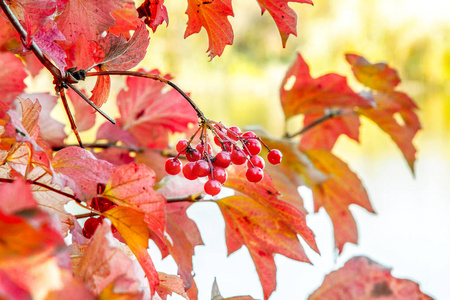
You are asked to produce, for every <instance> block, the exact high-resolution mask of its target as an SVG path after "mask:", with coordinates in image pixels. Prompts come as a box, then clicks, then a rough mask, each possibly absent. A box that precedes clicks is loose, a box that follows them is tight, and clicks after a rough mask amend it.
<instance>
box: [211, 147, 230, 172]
mask: <svg viewBox="0 0 450 300" xmlns="http://www.w3.org/2000/svg"><path fill="white" fill-rule="evenodd" d="M230 164H231V154H230V152H228V151H221V152H219V153H217V155H216V160H215V161H214V165H215V166H218V167H222V168H225V169H226V168H228V166H229V165H230Z"/></svg>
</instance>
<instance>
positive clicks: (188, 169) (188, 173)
mask: <svg viewBox="0 0 450 300" xmlns="http://www.w3.org/2000/svg"><path fill="white" fill-rule="evenodd" d="M194 166H195V163H194V162H189V163H187V164H185V165H184V167H183V175H184V177H185V178H186V179H189V180H195V179H197V178H198V176H197V174H195V173H194V171H193V170H194Z"/></svg>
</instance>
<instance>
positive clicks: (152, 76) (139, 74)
mask: <svg viewBox="0 0 450 300" xmlns="http://www.w3.org/2000/svg"><path fill="white" fill-rule="evenodd" d="M105 75H125V76H135V77H144V78H148V79H152V80H156V81H159V82H162V83H165V84H167V85H169V86H170V87H172V88H173V89H174V90H176V91H177V92H178V93H179V94H180V95H181V96H183V98H184V99H186V100H187V102H189V104H190V105H191V106H192V108H193V109H194V110H195V112H196V113H197V116H198V117H199V118H200V119H201V120H202V121H204V122H206V121H208V119H207V118H206V117H205V115H204V114H203V112H202V111H201V110H200V108H199V107H198V106H197V104H195V102H194V101H193V100H192V99H191V98H190V97H189V96H188V95H187V94H186V93H185V92H183V90H182V89H180V88H179V87H178V86H177V85H175V83H173V82H171V81H170V80H168V79H165V78H164V77H161V76H159V75H155V74H148V73H144V72H133V71H100V72H89V73H86V77H92V76H105Z"/></svg>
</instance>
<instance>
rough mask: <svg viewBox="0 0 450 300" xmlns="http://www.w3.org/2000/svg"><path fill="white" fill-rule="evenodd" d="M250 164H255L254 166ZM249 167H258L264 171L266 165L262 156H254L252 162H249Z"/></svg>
mask: <svg viewBox="0 0 450 300" xmlns="http://www.w3.org/2000/svg"><path fill="white" fill-rule="evenodd" d="M250 162H251V163H252V164H253V166H252V164H251V163H250ZM247 166H248V167H249V168H251V167H258V168H261V169H264V167H265V166H266V163H265V162H264V159H263V158H262V157H261V156H259V155H255V156H252V158H250V161H248V162H247Z"/></svg>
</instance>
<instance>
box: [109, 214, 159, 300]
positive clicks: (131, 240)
mask: <svg viewBox="0 0 450 300" xmlns="http://www.w3.org/2000/svg"><path fill="white" fill-rule="evenodd" d="M103 215H104V216H105V217H107V218H108V219H109V220H111V222H112V224H113V225H114V227H116V229H117V231H119V233H120V235H121V236H122V238H123V239H124V240H125V242H126V243H127V245H128V247H130V249H131V251H133V253H134V255H135V256H136V258H137V260H138V261H139V264H140V265H141V267H142V269H143V270H144V272H145V275H146V276H147V280H148V282H149V286H150V292H151V295H153V294H154V293H155V287H156V286H157V285H158V283H159V280H158V273H157V272H156V269H155V266H154V265H153V262H152V260H151V258H150V255H149V254H148V252H147V248H148V239H149V229H148V225H147V224H146V223H145V222H144V217H145V215H144V214H143V213H141V212H139V211H136V210H134V209H132V208H130V207H125V206H116V207H114V208H112V209H110V210H107V211H105V212H103Z"/></svg>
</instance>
